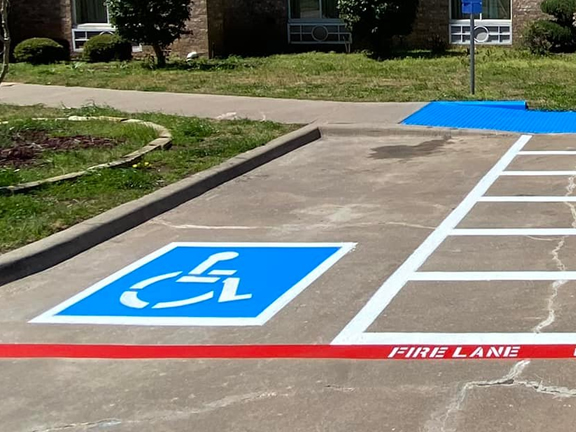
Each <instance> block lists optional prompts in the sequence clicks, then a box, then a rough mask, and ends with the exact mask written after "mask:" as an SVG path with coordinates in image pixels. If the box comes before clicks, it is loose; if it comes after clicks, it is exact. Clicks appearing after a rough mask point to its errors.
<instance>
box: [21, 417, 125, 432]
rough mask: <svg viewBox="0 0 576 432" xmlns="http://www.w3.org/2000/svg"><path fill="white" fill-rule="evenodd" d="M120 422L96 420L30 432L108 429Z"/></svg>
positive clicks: (116, 420) (115, 420)
mask: <svg viewBox="0 0 576 432" xmlns="http://www.w3.org/2000/svg"><path fill="white" fill-rule="evenodd" d="M121 423H122V421H121V420H118V419H104V420H98V421H95V422H84V423H69V424H65V425H59V426H53V427H49V428H47V429H34V430H33V431H32V432H59V431H66V430H69V429H75V428H79V427H81V428H92V427H108V426H117V425H119V424H121Z"/></svg>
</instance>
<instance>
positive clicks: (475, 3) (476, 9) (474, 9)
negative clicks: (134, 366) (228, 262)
mask: <svg viewBox="0 0 576 432" xmlns="http://www.w3.org/2000/svg"><path fill="white" fill-rule="evenodd" d="M462 13H463V14H469V15H471V14H474V15H478V14H481V13H482V0H462Z"/></svg>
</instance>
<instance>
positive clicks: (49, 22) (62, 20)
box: [10, 0, 72, 44]
mask: <svg viewBox="0 0 576 432" xmlns="http://www.w3.org/2000/svg"><path fill="white" fill-rule="evenodd" d="M10 23H11V30H12V37H13V40H14V42H15V44H16V43H18V42H20V41H22V40H24V39H28V38H31V37H48V38H51V39H56V40H58V41H59V42H65V43H66V44H71V40H72V34H71V30H70V29H71V28H72V6H71V3H70V0H52V1H47V0H25V1H21V0H17V1H12V2H11V8H10Z"/></svg>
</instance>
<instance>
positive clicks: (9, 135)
mask: <svg viewBox="0 0 576 432" xmlns="http://www.w3.org/2000/svg"><path fill="white" fill-rule="evenodd" d="M157 135H158V134H157V132H156V131H155V130H154V129H152V128H150V127H147V126H143V125H139V124H134V123H132V124H126V123H125V124H122V123H115V122H111V121H105V120H91V121H87V122H84V121H82V122H79V121H61V120H48V121H47V120H34V119H30V118H25V119H14V120H10V121H8V122H7V123H6V124H1V125H0V150H2V149H10V150H12V151H13V152H14V151H17V150H18V149H19V148H21V147H22V145H23V144H24V145H25V146H27V147H28V149H29V150H28V151H29V152H30V151H33V150H34V148H35V147H38V146H42V144H44V143H46V144H48V145H49V144H50V143H49V140H51V141H53V142H54V141H56V142H58V141H60V142H62V143H63V144H65V145H67V146H69V147H72V148H69V149H68V150H63V149H58V148H50V147H48V148H46V149H43V150H42V151H41V152H38V153H37V154H33V155H29V156H30V159H27V158H21V157H20V158H19V157H18V156H16V157H15V158H14V160H12V161H9V163H8V165H11V166H12V167H11V169H3V168H2V166H3V162H2V160H0V186H9V185H14V184H17V183H24V182H29V181H34V180H40V179H45V178H48V177H53V176H57V175H61V174H67V173H71V172H77V171H81V170H83V169H86V168H88V167H91V166H94V165H98V164H102V163H106V162H111V161H113V160H115V159H118V158H120V157H121V156H124V155H126V154H128V153H130V152H132V151H134V150H137V149H139V148H141V147H143V146H145V145H146V144H148V143H149V142H150V141H152V140H153V139H155V138H156V137H157ZM14 138H16V139H20V141H19V142H18V143H15V142H14ZM60 138H65V140H59V139H60ZM66 138H67V139H66ZM98 138H104V139H105V140H95V139H98ZM90 142H92V143H93V144H95V145H93V146H92V145H90V146H89V147H88V145H89V144H90ZM75 143H76V144H75ZM80 144H83V145H85V146H87V147H86V148H83V147H84V146H83V145H80ZM74 145H76V146H77V147H78V148H74Z"/></svg>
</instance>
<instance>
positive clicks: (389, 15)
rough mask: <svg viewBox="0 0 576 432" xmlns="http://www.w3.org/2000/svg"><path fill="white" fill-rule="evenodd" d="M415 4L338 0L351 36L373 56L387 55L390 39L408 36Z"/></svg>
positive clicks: (413, 0) (404, 0)
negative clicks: (370, 51)
mask: <svg viewBox="0 0 576 432" xmlns="http://www.w3.org/2000/svg"><path fill="white" fill-rule="evenodd" d="M418 3H419V1H418V0H338V8H339V10H340V17H341V18H342V19H343V20H344V22H346V24H347V25H348V28H349V29H350V31H351V32H352V34H353V35H354V40H355V41H360V43H361V44H362V45H365V46H366V47H368V48H369V49H372V50H373V51H374V52H375V53H383V52H386V51H387V50H388V49H389V48H390V46H391V40H392V38H393V36H403V35H408V34H410V33H411V32H412V24H413V22H414V19H415V18H416V12H417V10H418Z"/></svg>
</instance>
